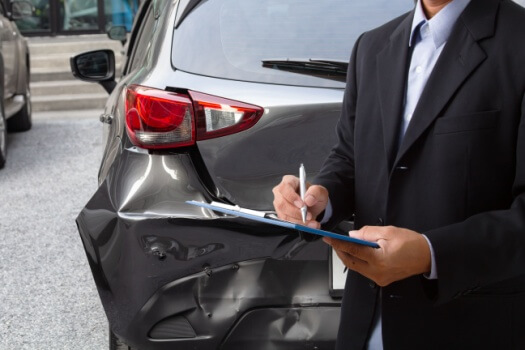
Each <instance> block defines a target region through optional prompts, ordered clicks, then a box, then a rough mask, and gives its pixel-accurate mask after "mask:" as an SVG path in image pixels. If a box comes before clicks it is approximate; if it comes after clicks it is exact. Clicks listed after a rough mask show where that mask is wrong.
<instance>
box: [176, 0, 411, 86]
mask: <svg viewBox="0 0 525 350" xmlns="http://www.w3.org/2000/svg"><path fill="white" fill-rule="evenodd" d="M413 7H414V2H413V1H411V0H376V1H370V0H352V1H350V0H323V1H319V0H286V1H283V0H217V1H206V2H201V4H200V6H198V7H197V8H195V9H194V10H193V11H192V12H191V13H190V14H189V16H188V17H187V18H186V19H185V20H184V21H182V23H181V24H180V25H179V27H178V28H177V29H175V32H174V39H173V50H172V62H173V65H174V67H176V68H178V69H181V70H185V71H188V72H192V73H197V74H203V75H209V76H214V77H221V78H228V79H237V80H245V81H257V82H267V83H283V84H290V85H304V86H322V87H341V86H344V82H338V81H333V80H330V79H326V78H322V77H319V76H316V75H315V74H298V73H297V72H287V71H283V70H279V69H270V68H265V67H263V66H262V60H267V59H283V58H290V59H310V58H313V59H328V60H337V61H345V62H347V61H348V59H349V57H350V53H351V50H352V46H353V44H354V42H355V40H356V39H357V38H358V36H359V35H360V34H361V33H362V32H364V31H366V30H370V29H372V28H374V27H377V26H379V25H381V24H383V23H385V22H387V21H388V20H390V19H393V18H395V17H397V16H399V15H401V14H403V13H405V12H407V11H410V10H411V9H412V8H413ZM196 43H198V45H196ZM181 53H184V54H181ZM211 57H212V58H213V59H210V58H211Z"/></svg>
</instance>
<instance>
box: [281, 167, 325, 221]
mask: <svg viewBox="0 0 525 350" xmlns="http://www.w3.org/2000/svg"><path fill="white" fill-rule="evenodd" d="M306 187H307V190H306V193H305V196H304V203H305V204H306V206H307V207H308V213H307V215H306V224H307V225H308V226H310V227H314V228H319V227H320V226H321V224H319V222H317V221H316V218H317V216H318V215H319V214H320V213H321V212H322V211H323V210H324V209H325V208H326V205H327V203H328V190H327V189H326V188H324V187H323V186H319V185H310V184H306ZM298 191H299V179H298V178H297V177H295V176H292V175H286V176H284V177H283V180H282V181H281V183H280V184H279V185H277V186H275V187H274V188H273V196H274V199H273V206H274V208H275V211H276V212H277V216H278V217H279V219H282V220H286V221H290V222H295V223H300V224H303V220H302V218H301V207H302V206H303V201H302V200H301V196H300V195H299V194H298V193H297V192H298Z"/></svg>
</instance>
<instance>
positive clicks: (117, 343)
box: [109, 327, 136, 350]
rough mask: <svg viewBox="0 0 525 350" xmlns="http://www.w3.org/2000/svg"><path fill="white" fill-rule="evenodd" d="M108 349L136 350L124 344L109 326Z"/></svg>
mask: <svg viewBox="0 0 525 350" xmlns="http://www.w3.org/2000/svg"><path fill="white" fill-rule="evenodd" d="M109 350H136V349H133V348H132V347H130V346H127V345H126V344H124V343H123V342H122V341H121V340H120V339H119V338H118V337H117V336H116V335H115V333H113V331H112V330H111V327H110V328H109Z"/></svg>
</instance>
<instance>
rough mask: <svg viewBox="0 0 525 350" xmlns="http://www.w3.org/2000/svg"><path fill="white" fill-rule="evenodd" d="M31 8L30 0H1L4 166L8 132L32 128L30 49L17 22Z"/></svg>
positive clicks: (0, 158)
mask: <svg viewBox="0 0 525 350" xmlns="http://www.w3.org/2000/svg"><path fill="white" fill-rule="evenodd" d="M31 8H32V6H31V4H30V3H29V2H26V1H11V2H9V3H6V2H5V1H3V0H0V169H1V168H3V167H4V164H5V161H6V158H7V131H26V130H29V129H30V128H31V93H30V89H29V48H28V46H27V41H26V39H25V38H24V37H23V36H22V34H20V31H19V30H18V28H17V26H16V24H15V22H14V21H15V20H16V19H19V18H23V17H25V16H28V15H30V14H31ZM8 9H10V11H9V10H8Z"/></svg>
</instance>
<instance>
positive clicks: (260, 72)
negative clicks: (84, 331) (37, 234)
mask: <svg viewBox="0 0 525 350" xmlns="http://www.w3.org/2000/svg"><path fill="white" fill-rule="evenodd" d="M413 4H414V3H413V1H412V0H377V1H373V0H353V1H349V0H325V1H317V0H287V1H283V0H208V1H196V0H185V1H172V0H146V1H144V2H143V3H142V5H141V7H140V9H139V11H138V13H137V17H136V18H135V24H134V27H133V30H132V32H131V35H130V38H129V41H128V44H127V45H128V49H127V53H126V64H125V67H124V70H123V72H122V78H120V80H119V82H118V84H117V83H116V81H115V80H114V77H115V63H114V62H115V58H114V54H113V52H111V51H107V50H100V51H92V52H87V53H83V54H80V55H77V56H75V57H73V58H72V59H71V64H72V70H73V73H74V74H75V76H77V77H78V78H80V79H83V80H87V81H94V82H99V83H101V84H102V85H103V86H104V87H105V88H106V90H108V91H109V92H111V94H110V97H109V99H108V102H107V105H106V108H105V111H104V114H103V115H102V116H101V117H100V119H101V121H102V122H103V125H104V135H105V143H106V144H105V150H104V154H103V159H102V164H101V166H100V170H99V187H98V189H97V191H96V193H95V194H94V196H93V197H92V198H91V200H90V201H89V202H88V203H87V205H86V206H85V208H84V209H83V210H82V211H81V213H80V214H79V216H78V218H77V225H78V229H79V232H80V236H81V238H82V242H83V244H84V248H85V251H86V255H87V258H88V260H89V263H90V267H91V270H92V273H93V277H94V279H95V282H96V285H97V288H98V292H99V294H100V298H101V301H102V304H103V306H104V309H105V312H106V315H107V318H108V320H109V324H110V348H111V349H129V348H133V349H228V350H230V349H330V348H333V347H334V343H335V337H336V333H337V328H338V322H339V314H340V303H341V300H340V293H338V292H340V290H339V288H341V286H340V285H339V284H338V283H339V282H340V281H341V280H342V278H343V277H342V274H343V269H342V268H341V267H336V266H334V264H336V262H335V261H336V260H333V259H332V258H331V251H330V250H329V249H328V247H327V245H325V244H324V243H323V242H322V241H320V240H313V239H311V238H310V237H308V236H301V235H299V234H298V233H297V232H295V231H293V230H288V229H283V228H278V227H274V226H269V225H265V224H261V223H255V222H251V221H248V220H246V219H242V218H239V217H234V216H229V215H224V214H221V213H217V212H213V211H211V210H208V209H204V208H199V207H195V206H191V205H188V204H186V201H189V200H196V201H201V202H211V201H218V202H223V203H227V204H233V205H239V206H241V207H246V208H251V209H257V210H272V209H273V206H272V201H273V195H272V191H271V189H272V187H273V186H275V185H276V184H277V183H279V182H280V180H281V178H282V176H283V175H285V174H297V173H298V168H299V165H300V164H301V163H304V164H305V167H306V170H307V178H312V177H313V176H315V174H316V172H317V171H318V169H319V168H320V166H321V164H322V162H323V160H324V157H325V156H326V155H327V153H328V152H329V150H330V148H331V146H332V144H333V143H334V142H335V139H334V137H335V130H334V129H335V125H336V123H337V119H338V117H339V113H340V110H341V102H342V97H343V90H344V87H345V77H346V70H347V66H348V59H349V57H350V52H351V49H352V45H353V43H354V42H355V40H356V39H357V37H358V36H359V34H360V33H361V32H363V31H365V30H368V29H371V28H373V27H375V26H377V25H379V24H381V23H383V22H386V21H387V20H388V19H391V18H394V17H396V16H398V15H401V14H402V13H404V12H406V11H408V10H410V9H411V8H412V6H413ZM116 32H118V30H116ZM120 39H122V38H120ZM369 78H370V79H374V78H375V77H369ZM342 230H345V228H342ZM338 281H339V282H338Z"/></svg>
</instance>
